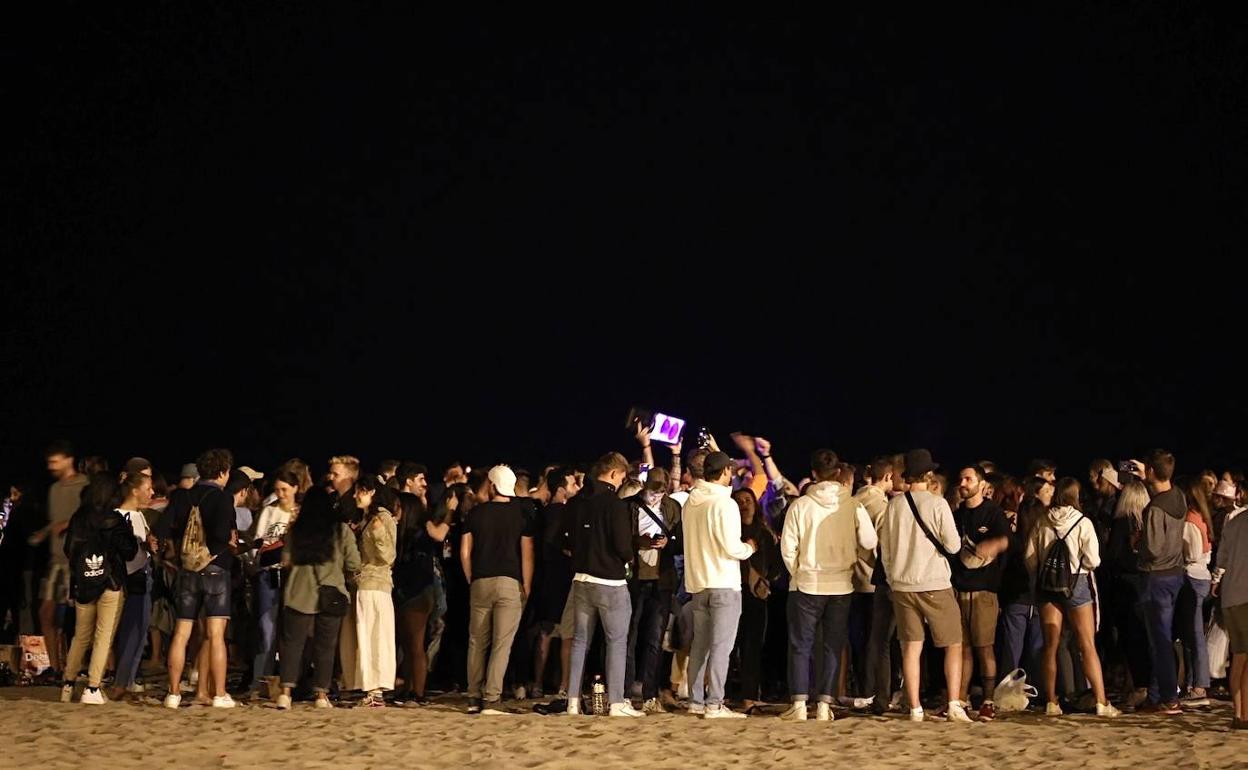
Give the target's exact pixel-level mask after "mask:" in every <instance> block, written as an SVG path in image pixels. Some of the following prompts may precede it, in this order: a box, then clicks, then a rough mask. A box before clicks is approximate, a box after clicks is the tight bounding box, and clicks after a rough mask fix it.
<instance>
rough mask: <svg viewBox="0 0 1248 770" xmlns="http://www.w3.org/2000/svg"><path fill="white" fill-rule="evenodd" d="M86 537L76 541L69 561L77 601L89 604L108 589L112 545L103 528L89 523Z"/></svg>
mask: <svg viewBox="0 0 1248 770" xmlns="http://www.w3.org/2000/svg"><path fill="white" fill-rule="evenodd" d="M84 529H86V530H87V532H86V533H85V534H86V536H85V537H83V538H82V539H81V540H77V541H76V542H75V543H74V548H73V558H71V559H70V560H69V568H70V579H71V582H72V583H73V587H74V591H73V596H74V601H75V602H76V603H78V604H90V603H91V602H93V601H95V600H96V599H99V598H100V596H101V595H103V593H104V591H106V590H107V589H108V588H109V571H110V569H111V567H112V560H113V557H112V544H111V542H110V541H109V538H108V536H107V533H106V532H105V530H104V528H103V527H100V526H87V527H84Z"/></svg>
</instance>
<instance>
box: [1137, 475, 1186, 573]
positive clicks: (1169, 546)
mask: <svg viewBox="0 0 1248 770" xmlns="http://www.w3.org/2000/svg"><path fill="white" fill-rule="evenodd" d="M1186 519H1187V498H1185V497H1184V496H1183V493H1182V492H1181V491H1179V490H1178V489H1176V488H1174V487H1171V488H1170V489H1168V490H1166V491H1165V492H1161V493H1160V494H1158V495H1156V496H1155V497H1154V498H1153V499H1152V500H1151V501H1150V502H1149V504H1148V507H1147V508H1145V509H1144V515H1143V523H1144V528H1143V531H1142V532H1141V533H1140V549H1139V556H1140V571H1141V572H1147V573H1149V574H1152V575H1159V576H1166V575H1182V574H1183V563H1184V560H1183V527H1184V524H1185V522H1186Z"/></svg>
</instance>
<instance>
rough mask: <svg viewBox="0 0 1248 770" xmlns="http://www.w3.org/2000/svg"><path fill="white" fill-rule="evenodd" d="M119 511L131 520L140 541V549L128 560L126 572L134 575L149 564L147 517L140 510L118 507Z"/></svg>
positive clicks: (123, 516) (135, 536) (136, 538)
mask: <svg viewBox="0 0 1248 770" xmlns="http://www.w3.org/2000/svg"><path fill="white" fill-rule="evenodd" d="M117 512H118V513H120V514H121V516H122V518H124V519H125V520H126V521H128V522H130V528H131V529H132V530H134V539H135V540H138V541H139V550H138V551H137V552H135V554H134V558H133V559H131V560H130V561H128V562H126V574H128V575H133V574H134V573H136V572H138V571H139V570H141V569H143V568H144V567H146V566H147V562H148V559H151V558H152V557H151V555H150V554H149V553H148V552H147V547H146V543H147V519H146V518H145V517H144V516H143V514H142V513H141V512H140V511H127V510H125V509H123V508H118V509H117Z"/></svg>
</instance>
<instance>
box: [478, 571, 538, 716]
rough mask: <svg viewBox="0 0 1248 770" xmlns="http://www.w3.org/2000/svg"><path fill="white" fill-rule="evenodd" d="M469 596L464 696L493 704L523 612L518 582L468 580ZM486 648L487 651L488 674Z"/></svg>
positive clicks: (500, 685) (501, 687) (501, 691)
mask: <svg viewBox="0 0 1248 770" xmlns="http://www.w3.org/2000/svg"><path fill="white" fill-rule="evenodd" d="M469 594H470V601H471V606H472V610H471V613H472V614H471V615H470V616H469V620H468V697H469V698H481V699H482V700H485V701H497V700H499V699H500V698H502V695H503V675H504V674H506V673H507V661H508V660H509V659H510V658H511V643H512V640H514V639H515V638H516V629H517V628H519V626H520V615H521V614H522V613H523V612H524V601H523V600H522V599H521V598H520V583H519V581H517V580H516V579H515V578H509V577H492V578H481V579H479V580H474V581H472V586H471V587H470V588H469ZM486 647H490V648H491V650H490V665H489V671H488V673H487V671H486V665H485V649H486ZM482 682H484V683H485V688H484V690H483V689H482V686H481V685H482Z"/></svg>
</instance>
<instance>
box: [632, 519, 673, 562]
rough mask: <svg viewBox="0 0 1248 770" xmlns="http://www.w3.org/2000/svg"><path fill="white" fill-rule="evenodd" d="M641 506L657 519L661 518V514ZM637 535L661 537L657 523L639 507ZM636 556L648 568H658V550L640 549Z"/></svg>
mask: <svg viewBox="0 0 1248 770" xmlns="http://www.w3.org/2000/svg"><path fill="white" fill-rule="evenodd" d="M641 505H643V506H645V508H646V509H647V510H649V511H650V512H651V513H653V514H654V515H655V516H657V517H659V519H662V518H663V514H662V513H660V512H659V511H656V510H654V509H653V508H651V507H650V506H648V505H646V504H645V503H642V504H641ZM664 523H666V522H664ZM637 534H639V535H649V536H650V537H661V536H662V535H663V528H662V527H660V526H659V525H658V522H656V521H655V520H654V519H652V518H650V516H649V514H647V513H646V511H644V510H642V509H641V508H640V507H639V508H638V509H637ZM637 554H638V556H640V557H641V560H642V561H643V562H645V563H646V564H647V565H648V566H651V567H657V566H659V549H657V548H641V549H639V550H638V551H637Z"/></svg>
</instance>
